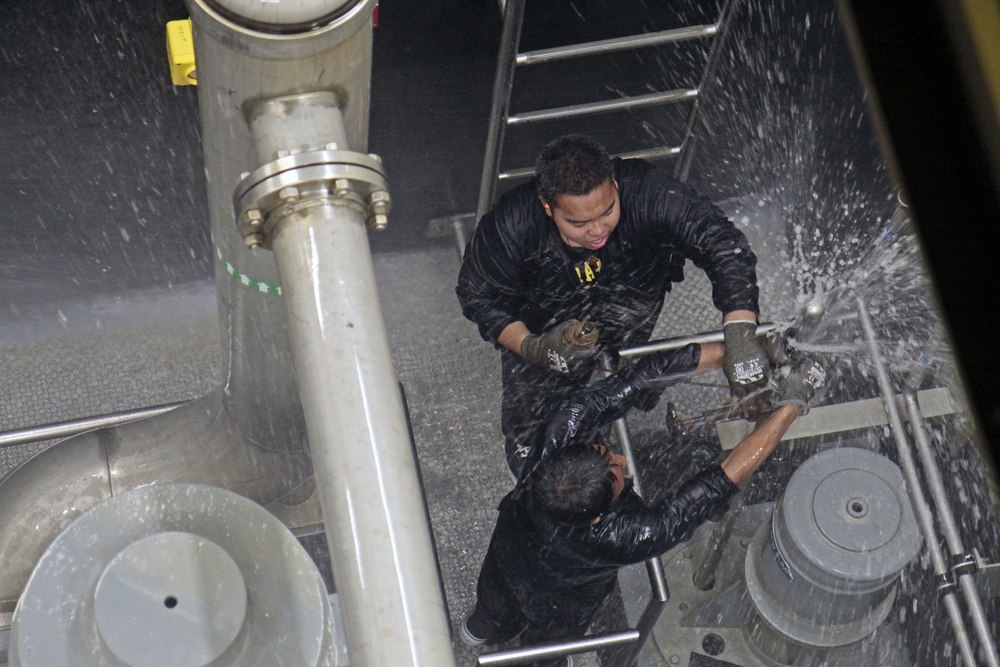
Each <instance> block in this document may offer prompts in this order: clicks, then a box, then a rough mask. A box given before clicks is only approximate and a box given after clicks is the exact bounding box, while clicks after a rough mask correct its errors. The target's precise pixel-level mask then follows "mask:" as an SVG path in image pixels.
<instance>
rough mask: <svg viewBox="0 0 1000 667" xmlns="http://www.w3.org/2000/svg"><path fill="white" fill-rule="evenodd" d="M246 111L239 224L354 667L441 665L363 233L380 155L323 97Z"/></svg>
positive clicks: (429, 559) (415, 501)
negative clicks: (267, 266) (251, 153)
mask: <svg viewBox="0 0 1000 667" xmlns="http://www.w3.org/2000/svg"><path fill="white" fill-rule="evenodd" d="M248 115H249V117H250V120H251V127H252V132H253V137H254V141H255V146H256V151H257V156H258V159H259V160H260V161H261V162H263V164H262V166H260V167H258V168H257V169H256V170H254V172H252V173H250V174H248V175H247V176H246V177H245V178H244V179H243V180H242V182H241V183H240V185H239V187H238V188H237V190H236V194H235V195H234V197H233V199H234V202H235V204H236V208H237V213H238V220H239V222H238V226H239V229H240V230H241V233H242V234H243V235H244V237H245V239H246V241H247V243H248V244H251V245H254V246H256V245H260V246H263V247H265V248H272V249H273V250H274V258H275V262H276V264H277V267H278V271H279V275H280V277H281V282H282V286H283V295H284V297H283V298H284V301H285V305H286V307H287V311H288V327H289V333H290V336H291V343H292V346H291V349H292V358H293V361H294V364H295V370H296V374H297V377H298V384H299V389H300V391H299V393H300V395H301V396H302V404H303V409H304V411H305V417H306V425H307V430H308V433H309V441H310V450H311V451H312V456H313V461H314V466H315V470H316V481H317V488H318V491H319V497H320V503H321V505H322V507H323V516H324V523H325V525H326V537H327V543H328V544H329V547H330V555H331V561H332V565H333V571H334V581H335V582H336V584H337V591H338V594H339V595H340V600H341V606H342V610H343V615H344V622H345V626H346V628H347V637H348V649H349V652H350V654H351V664H352V665H358V666H359V667H366V666H371V667H376V666H381V665H427V666H431V665H435V666H436V665H447V664H451V663H452V660H453V658H452V651H451V641H450V636H449V630H448V619H447V614H446V613H445V605H444V600H443V598H442V597H441V587H440V584H439V581H438V572H437V565H436V559H435V557H434V550H433V543H432V540H431V536H430V527H429V526H428V525H427V522H426V516H427V515H426V510H425V508H424V501H423V494H422V491H421V487H420V482H419V479H418V477H417V473H416V462H415V460H414V456H413V447H412V443H411V442H410V435H409V428H408V426H407V420H406V412H405V408H404V406H403V401H402V396H401V394H400V392H399V384H398V381H397V379H396V375H395V370H394V368H393V365H392V358H391V353H390V347H389V339H388V335H387V334H386V331H385V324H384V322H383V319H382V312H381V309H380V306H379V297H378V291H377V289H376V285H375V271H374V268H373V265H372V259H371V252H370V250H369V246H368V237H367V232H366V222H367V221H369V220H371V222H372V223H373V225H379V224H385V223H386V222H387V219H386V218H385V217H384V216H385V214H386V213H387V211H388V201H389V200H388V193H387V191H386V190H385V187H386V186H385V180H384V176H383V174H382V173H381V164H380V162H379V161H378V160H377V159H375V158H374V157H373V156H370V155H364V154H360V153H354V152H352V151H350V150H347V149H349V148H350V146H349V145H348V138H347V135H346V133H345V132H344V128H343V115H342V113H341V109H340V103H339V101H338V99H337V97H336V96H335V95H334V94H332V93H329V92H310V93H302V94H296V95H286V96H282V97H278V98H274V99H266V100H262V101H259V102H257V103H255V104H254V105H253V106H252V107H251V108H249V109H248ZM292 150H296V151H298V152H296V153H294V154H293V153H292V152H291V151H292ZM379 216H381V218H379Z"/></svg>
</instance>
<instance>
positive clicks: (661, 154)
mask: <svg viewBox="0 0 1000 667" xmlns="http://www.w3.org/2000/svg"><path fill="white" fill-rule="evenodd" d="M680 154H681V147H680V146H658V147H656V148H644V149H642V150H638V151H629V152H627V153H618V154H617V155H616V156H615V157H620V158H622V159H623V160H631V159H633V158H640V159H643V160H656V159H659V158H668V157H677V156H678V155H680ZM534 175H535V168H534V167H521V168H520V169H511V170H510V171H503V172H500V176H499V177H498V178H499V179H500V180H501V181H504V180H507V179H513V178H527V177H529V176H534ZM431 223H434V220H431Z"/></svg>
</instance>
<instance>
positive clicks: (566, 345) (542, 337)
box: [521, 320, 600, 375]
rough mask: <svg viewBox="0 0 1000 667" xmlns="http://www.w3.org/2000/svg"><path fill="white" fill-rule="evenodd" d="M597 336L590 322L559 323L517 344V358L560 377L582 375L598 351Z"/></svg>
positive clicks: (596, 331)
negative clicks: (519, 354) (518, 355)
mask: <svg viewBox="0 0 1000 667" xmlns="http://www.w3.org/2000/svg"><path fill="white" fill-rule="evenodd" d="M598 333H599V332H598V330H597V327H596V326H594V325H593V324H591V323H590V322H581V321H579V320H569V321H567V322H562V323H560V324H557V325H555V326H554V327H552V328H551V329H549V330H548V331H546V332H544V333H542V334H529V335H528V337H527V338H525V339H524V341H522V342H521V357H523V358H524V360H525V361H527V362H528V363H530V364H534V365H535V366H540V367H542V368H545V369H548V370H549V371H551V372H553V373H559V374H560V375H578V374H582V373H584V372H587V371H590V370H591V369H592V368H593V365H594V357H596V356H597V353H598V352H599V351H600V350H599V348H598V347H597V337H598Z"/></svg>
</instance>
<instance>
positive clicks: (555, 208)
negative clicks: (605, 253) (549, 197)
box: [542, 180, 621, 250]
mask: <svg viewBox="0 0 1000 667" xmlns="http://www.w3.org/2000/svg"><path fill="white" fill-rule="evenodd" d="M542 206H544V207H545V213H546V214H547V215H548V216H549V217H550V218H552V219H553V220H554V221H555V223H556V229H558V230H559V236H560V237H562V240H563V242H564V243H565V244H566V245H568V246H569V247H571V248H588V249H590V250H598V249H599V248H602V247H604V244H605V243H607V242H608V236H609V235H610V234H611V232H612V230H614V228H615V227H617V226H618V216H619V215H620V213H621V211H620V207H619V206H618V183H616V182H615V181H613V180H609V181H605V182H604V183H602V184H601V185H598V186H597V187H596V188H594V189H593V190H591V191H590V192H588V193H587V194H585V195H577V196H574V195H560V196H558V197H556V200H555V202H554V203H552V204H548V203H546V202H544V201H543V202H542Z"/></svg>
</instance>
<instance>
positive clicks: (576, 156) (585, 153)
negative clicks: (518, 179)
mask: <svg viewBox="0 0 1000 667" xmlns="http://www.w3.org/2000/svg"><path fill="white" fill-rule="evenodd" d="M613 178H614V171H613V170H612V168H611V157H610V156H609V155H608V151H607V149H606V148H604V146H602V145H601V144H599V143H598V142H597V141H595V140H593V139H591V138H590V137H588V136H586V135H583V134H567V135H564V136H562V137H559V138H558V139H556V140H555V141H552V142H549V144H548V145H546V146H545V148H543V149H542V152H541V153H539V154H538V159H537V160H535V187H536V188H537V190H538V196H539V197H541V198H542V201H544V202H545V203H547V204H550V205H551V204H554V203H555V202H556V198H557V197H560V196H561V195H570V196H573V197H578V196H580V195H585V194H588V193H590V192H592V191H593V190H594V188H596V187H598V186H600V185H602V184H603V183H605V182H607V181H610V180H612V179H613Z"/></svg>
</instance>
